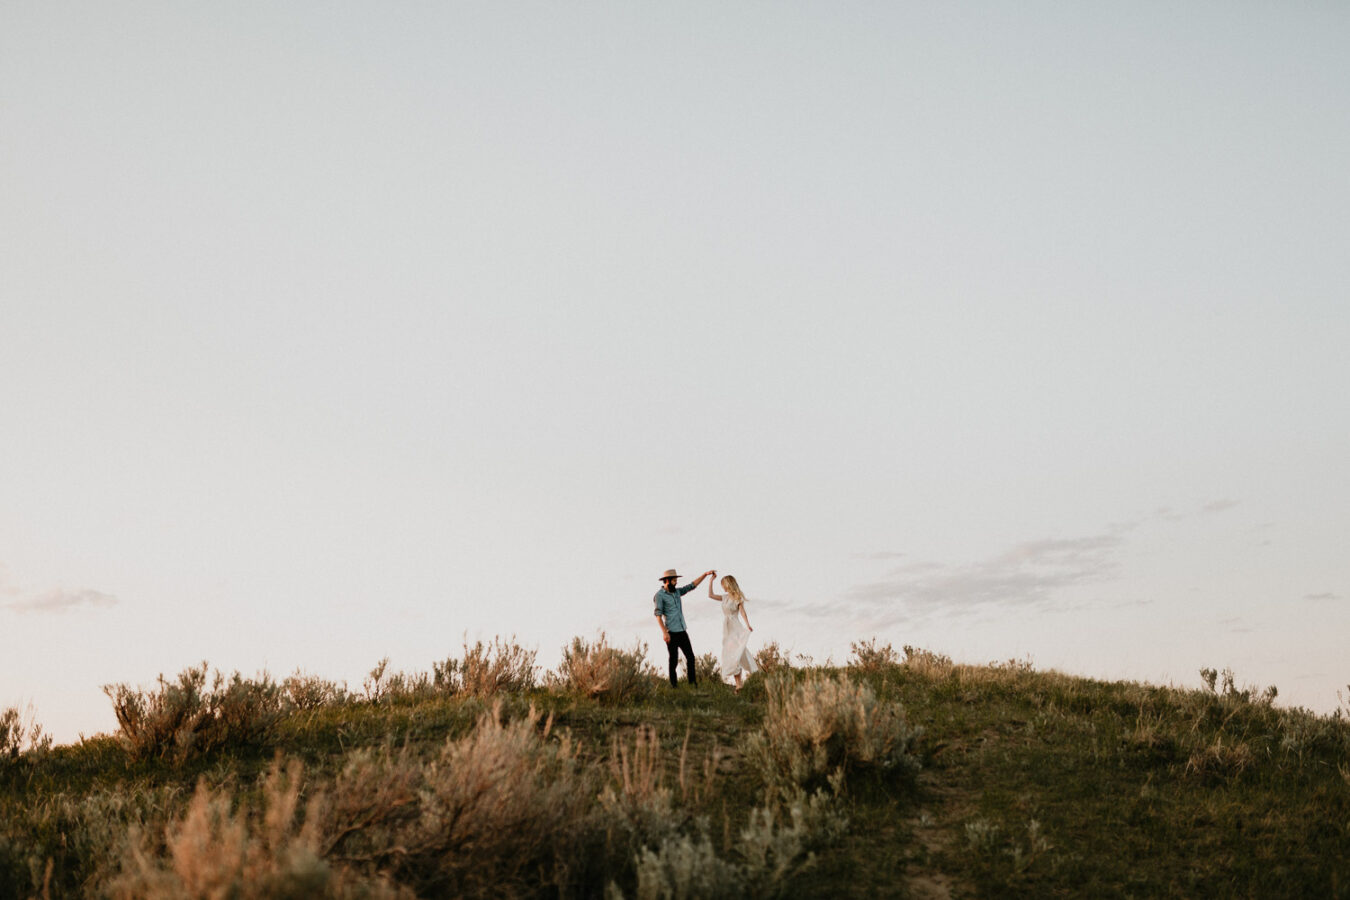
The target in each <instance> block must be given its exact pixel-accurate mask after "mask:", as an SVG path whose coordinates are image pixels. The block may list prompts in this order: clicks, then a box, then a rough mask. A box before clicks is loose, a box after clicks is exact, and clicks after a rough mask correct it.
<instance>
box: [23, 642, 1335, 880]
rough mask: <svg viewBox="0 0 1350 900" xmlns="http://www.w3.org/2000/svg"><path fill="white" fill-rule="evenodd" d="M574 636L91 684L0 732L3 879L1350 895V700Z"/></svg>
mask: <svg viewBox="0 0 1350 900" xmlns="http://www.w3.org/2000/svg"><path fill="white" fill-rule="evenodd" d="M774 649H776V648H774ZM573 650H574V651H576V652H574V653H571V654H569V656H568V658H567V661H566V662H565V665H564V667H563V670H562V671H560V672H558V673H548V674H547V677H546V678H545V682H546V683H542V684H541V683H536V677H535V673H534V671H533V668H532V663H533V655H532V654H525V653H524V651H521V650H520V649H519V648H516V647H514V645H507V644H496V645H495V647H494V648H488V650H487V652H484V648H482V647H481V646H480V647H479V648H477V652H478V655H477V656H476V657H475V655H474V651H472V650H471V649H470V648H466V655H465V658H464V659H463V660H459V661H456V660H448V661H447V663H446V664H445V665H444V666H441V665H438V666H437V670H436V672H435V674H434V676H432V675H422V676H404V675H392V676H390V675H387V674H385V673H384V672H383V670H382V669H377V671H376V672H375V673H372V676H373V680H372V681H370V682H368V683H367V685H366V686H365V690H364V691H363V692H362V693H361V694H360V695H356V696H352V695H348V694H347V693H346V692H345V691H343V690H341V689H340V688H337V687H336V686H333V685H329V684H327V683H325V682H322V680H320V679H313V678H308V679H304V678H301V679H291V680H288V681H287V683H286V684H284V685H275V684H272V683H271V682H270V681H268V680H267V679H265V678H264V679H258V680H248V679H239V678H238V677H237V676H236V678H235V679H233V680H232V681H226V680H224V679H221V680H219V681H218V682H216V683H215V685H214V688H213V687H212V685H211V684H210V683H208V681H207V679H206V677H205V676H206V670H205V667H202V669H200V670H189V672H198V671H199V672H200V675H201V678H196V677H195V676H193V677H187V675H188V673H184V676H180V678H179V681H178V682H172V681H167V680H166V681H164V682H162V683H161V685H159V687H158V688H157V689H155V690H149V691H138V690H136V689H128V688H123V692H122V693H121V694H118V693H117V692H116V691H111V692H110V695H111V696H112V697H113V699H114V700H118V701H119V702H120V703H121V706H119V712H120V713H121V714H122V716H123V732H122V733H120V734H119V735H117V736H111V737H98V738H93V739H89V740H86V741H84V742H82V743H81V744H78V745H72V746H66V747H56V748H45V749H44V748H43V747H41V746H35V747H30V748H24V747H22V746H20V745H19V743H18V742H17V739H16V738H15V735H14V733H13V731H12V730H11V733H10V734H9V735H8V736H7V737H6V738H5V739H6V740H7V741H8V742H9V746H8V747H7V749H8V750H9V751H13V752H10V753H7V754H6V755H5V757H4V760H5V761H4V762H3V763H0V789H2V790H3V793H2V794H0V896H4V897H81V896H114V897H133V896H134V897H179V896H212V893H211V892H212V891H214V890H221V889H225V890H226V891H227V893H226V894H225V895H228V889H236V890H237V896H241V897H292V896H294V897H301V896H332V897H410V896H425V897H439V896H474V895H477V896H559V895H561V896H606V895H608V896H611V897H617V896H620V895H622V896H627V897H633V896H641V897H647V896H650V897H659V896H681V895H682V896H792V897H877V896H893V897H918V898H929V897H948V896H950V897H983V896H997V897H1003V896H1026V897H1043V896H1056V895H1058V896H1083V897H1175V896H1188V897H1189V896H1223V897H1234V896H1251V897H1313V896H1316V897H1340V896H1350V722H1347V721H1346V718H1345V717H1344V716H1342V715H1339V714H1338V715H1335V716H1330V717H1326V716H1316V715H1312V714H1310V713H1306V712H1303V711H1299V710H1282V709H1279V708H1277V707H1275V706H1273V705H1272V703H1271V700H1272V698H1273V694H1272V693H1271V692H1266V693H1259V692H1256V691H1253V690H1240V689H1238V687H1237V686H1236V685H1235V684H1234V682H1233V679H1232V677H1231V675H1229V674H1228V673H1224V676H1223V679H1222V682H1220V679H1219V675H1218V673H1213V672H1207V673H1205V675H1204V676H1203V679H1204V681H1205V682H1206V683H1205V684H1204V686H1202V687H1201V688H1200V689H1198V690H1178V689H1172V688H1159V687H1152V686H1146V685H1139V684H1134V683H1104V682H1098V681H1093V680H1089V679H1082V678H1074V677H1069V676H1065V675H1062V674H1059V673H1055V672H1036V671H1034V670H1033V669H1032V668H1031V667H1030V666H1029V665H1026V664H1019V663H1015V662H1013V663H1007V664H1001V665H990V666H967V665H957V664H953V663H952V662H951V661H950V660H947V659H946V658H944V657H941V656H938V655H935V654H932V653H928V652H925V651H917V650H912V649H910V648H906V653H905V655H904V658H903V659H900V658H898V657H897V655H896V654H894V653H892V652H891V651H890V648H889V647H884V648H877V647H876V646H875V644H874V643H871V644H866V645H857V646H855V654H854V657H853V658H852V660H851V665H849V666H847V667H842V668H832V667H815V666H798V667H796V668H792V667H789V666H787V665H786V661H785V660H784V659H783V658H782V657H781V655H779V654H777V653H772V652H771V653H769V654H768V656H767V658H766V659H765V662H766V663H768V664H769V665H768V666H767V668H769V669H770V670H771V671H767V672H764V673H761V674H759V675H756V676H755V677H754V678H752V679H751V680H750V681H749V682H748V684H747V686H746V689H745V690H744V691H742V692H741V693H740V694H739V695H738V694H735V693H733V692H732V691H731V689H730V688H728V687H727V686H725V685H723V684H720V683H718V682H715V681H714V680H713V679H712V678H709V677H707V675H706V673H705V675H704V678H703V680H702V681H701V683H700V684H699V686H698V687H696V688H690V687H689V686H688V685H687V684H684V683H682V684H681V685H680V687H679V688H677V689H671V688H670V687H669V686H668V685H666V684H664V683H663V682H662V681H661V680H660V679H659V678H657V677H656V676H655V675H654V673H653V672H652V671H651V670H650V667H648V666H647V665H646V663H645V662H643V659H644V658H645V655H644V653H643V652H642V650H643V648H641V647H639V648H637V650H635V651H634V652H632V653H628V652H624V651H617V650H614V649H613V648H607V647H605V646H604V643H603V640H602V641H601V642H599V643H598V644H595V645H589V646H588V645H586V644H584V642H577V645H574V648H573ZM494 653H495V655H494ZM512 660H514V664H513V665H514V667H512V666H507V665H506V664H505V663H506V662H510V661H512ZM705 662H706V660H705ZM494 664H495V665H496V666H497V668H496V669H495V671H496V673H497V674H496V677H495V678H486V679H485V678H483V677H481V676H482V675H483V674H484V672H485V671H486V670H487V669H491V668H492V666H493V665H494ZM476 667H477V668H476ZM527 669H528V671H527ZM489 674H490V673H489ZM194 686H195V687H194ZM194 689H195V691H196V693H195V694H193V693H192V691H193V690H194ZM175 692H177V693H175ZM138 703H139V713H137V704H138ZM194 704H195V706H194ZM194 710H195V715H196V716H197V718H195V719H194V718H193V711H194ZM156 714H157V715H160V716H161V717H164V721H157V720H155V719H154V715H156ZM137 715H139V716H140V718H137ZM152 726H156V727H157V728H158V730H156V727H152ZM231 886H233V888H231Z"/></svg>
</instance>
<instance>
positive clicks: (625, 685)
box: [550, 631, 656, 703]
mask: <svg viewBox="0 0 1350 900" xmlns="http://www.w3.org/2000/svg"><path fill="white" fill-rule="evenodd" d="M655 677H656V669H655V668H653V667H652V665H651V663H649V662H648V661H647V645H646V644H645V643H643V642H641V641H638V643H637V645H636V646H635V647H634V648H633V649H632V650H621V649H619V648H617V647H611V646H609V644H608V643H607V642H606V640H605V633H604V632H603V631H602V632H600V636H599V638H598V639H597V640H596V641H595V642H594V643H588V642H587V641H586V640H585V639H583V638H580V637H576V638H573V639H572V643H571V645H570V646H567V647H564V648H563V656H562V661H561V662H560V663H559V664H558V672H557V674H556V675H554V676H553V677H552V678H551V679H550V683H551V685H552V686H553V687H554V688H556V689H560V690H565V691H570V692H573V693H577V694H582V695H585V696H588V697H596V698H599V699H603V700H607V701H610V702H615V703H621V702H624V701H626V700H631V699H634V698H637V697H641V696H643V695H645V694H647V693H648V692H649V691H650V690H651V688H652V681H653V679H654V678H655Z"/></svg>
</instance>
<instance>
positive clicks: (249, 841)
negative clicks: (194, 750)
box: [108, 761, 412, 900]
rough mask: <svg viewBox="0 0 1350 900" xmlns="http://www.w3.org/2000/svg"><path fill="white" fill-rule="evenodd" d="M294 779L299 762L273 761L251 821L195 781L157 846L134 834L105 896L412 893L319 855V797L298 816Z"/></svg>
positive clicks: (138, 899) (242, 898)
mask: <svg viewBox="0 0 1350 900" xmlns="http://www.w3.org/2000/svg"><path fill="white" fill-rule="evenodd" d="M300 776H301V767H300V764H299V763H298V762H292V763H291V764H289V765H287V766H284V767H283V766H282V764H281V762H280V761H278V762H277V763H274V764H273V766H272V768H271V771H269V773H268V774H267V776H266V778H265V779H264V783H263V811H262V815H261V818H258V819H250V818H249V817H248V816H247V815H246V814H244V813H243V812H241V811H236V810H234V809H233V804H232V803H231V801H230V798H229V797H228V796H227V795H226V794H224V793H223V792H220V791H215V790H212V789H210V788H208V787H207V786H206V785H205V784H204V783H203V784H201V785H199V786H198V788H197V792H196V794H195V795H194V796H193V798H192V801H191V803H189V804H188V808H187V811H186V812H185V813H184V815H183V816H182V817H181V818H179V819H177V820H175V821H174V822H172V823H171V824H170V825H169V827H168V828H167V829H166V830H165V833H164V840H163V843H162V845H161V844H159V843H158V842H155V841H150V840H147V838H146V836H145V835H144V834H143V833H139V832H138V833H136V834H134V835H133V839H132V840H131V842H130V844H129V845H128V848H127V851H126V855H125V857H124V858H123V859H122V863H121V867H122V871H121V873H120V874H119V876H118V877H116V878H115V879H114V880H113V882H112V884H111V885H110V886H109V889H108V894H109V895H110V896H111V897H113V898H115V900H160V898H163V900H181V898H194V900H195V898H201V900H215V898H224V897H230V898H238V900H255V898H256V900H270V898H289V897H294V898H301V897H314V898H358V897H361V898H381V900H382V898H408V897H411V896H412V894H411V893H410V892H408V891H407V890H405V889H402V888H398V887H395V886H394V885H391V884H390V883H389V882H388V881H386V880H384V879H382V878H379V877H375V878H361V877H360V876H358V875H356V874H354V873H352V872H349V871H346V870H342V869H335V868H333V867H332V866H330V865H329V864H328V863H327V862H325V861H324V860H323V859H322V857H321V854H320V846H321V844H320V838H321V835H322V831H323V827H322V816H321V815H320V814H319V810H320V808H321V807H322V803H323V799H322V797H316V798H314V799H313V800H311V801H310V803H309V804H308V811H307V813H306V814H305V815H304V816H303V818H301V817H300V816H299V810H300V783H301V778H300Z"/></svg>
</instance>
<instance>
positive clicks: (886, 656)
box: [848, 638, 900, 673]
mask: <svg viewBox="0 0 1350 900" xmlns="http://www.w3.org/2000/svg"><path fill="white" fill-rule="evenodd" d="M850 646H851V647H852V649H853V654H852V656H850V658H849V662H848V665H849V668H850V669H857V670H859V671H860V672H871V673H877V672H884V671H886V670H887V669H890V668H892V667H893V666H897V665H899V664H900V657H899V656H898V655H897V654H896V652H895V651H894V650H893V649H891V645H890V644H887V645H885V646H884V647H878V646H877V639H876V638H872V639H871V640H868V641H854V642H853V643H852V644H851V645H850Z"/></svg>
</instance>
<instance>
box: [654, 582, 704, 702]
mask: <svg viewBox="0 0 1350 900" xmlns="http://www.w3.org/2000/svg"><path fill="white" fill-rule="evenodd" d="M711 574H712V571H711V570H710V571H707V572H704V573H703V574H702V575H700V576H698V581H695V582H694V583H693V584H686V585H685V586H684V587H682V588H677V587H676V586H675V584H676V582H678V581H679V580H680V576H679V575H676V574H675V570H674V569H666V572H665V574H664V575H662V576H661V590H659V591H657V592H656V596H655V597H653V598H652V603H653V605H654V606H655V613H656V624H658V625H660V626H661V640H663V641H665V642H666V651H667V652H668V653H669V654H670V686H671V687H676V686H677V685H678V684H679V679H678V678H677V675H678V671H677V669H676V664H677V663H678V662H679V660H680V653H681V651H683V652H684V668H685V672H687V673H688V677H689V685H690V686H691V687H692V686H694V685H696V684H698V678H697V677H696V676H695V674H694V647H693V645H692V644H690V643H689V632H688V631H686V630H685V625H684V604H683V603H682V602H681V600H680V598H681V597H683V596H684V595H685V594H687V593H689V592H690V591H692V590H693V589H694V588H696V587H698V586H699V585H700V584H702V583H703V579H705V578H707V577H708V576H709V575H711Z"/></svg>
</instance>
